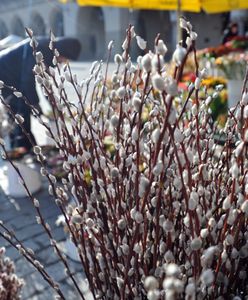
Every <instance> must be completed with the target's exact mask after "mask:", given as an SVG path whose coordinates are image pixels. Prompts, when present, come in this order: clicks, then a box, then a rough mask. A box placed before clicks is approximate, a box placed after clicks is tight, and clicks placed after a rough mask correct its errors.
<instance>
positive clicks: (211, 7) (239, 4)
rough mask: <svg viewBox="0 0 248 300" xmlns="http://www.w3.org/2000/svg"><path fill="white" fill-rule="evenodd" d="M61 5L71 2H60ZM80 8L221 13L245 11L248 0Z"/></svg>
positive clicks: (124, 2) (109, 0)
mask: <svg viewBox="0 0 248 300" xmlns="http://www.w3.org/2000/svg"><path fill="white" fill-rule="evenodd" d="M60 2H62V3H69V2H73V1H71V0H60ZM74 2H75V1H74ZM76 2H77V3H78V5H81V6H87V5H88V6H116V7H125V8H132V9H159V10H178V9H179V10H181V11H191V12H199V11H201V10H203V11H205V12H207V13H221V12H227V11H231V10H236V9H247V8H248V0H76Z"/></svg>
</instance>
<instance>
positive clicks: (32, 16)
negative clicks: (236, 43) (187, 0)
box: [0, 0, 248, 60]
mask: <svg viewBox="0 0 248 300" xmlns="http://www.w3.org/2000/svg"><path fill="white" fill-rule="evenodd" d="M232 14H233V19H236V20H238V21H239V23H240V28H241V29H242V30H243V31H245V30H247V28H245V26H246V24H248V21H247V20H248V13H247V11H243V12H234V13H232ZM184 15H185V16H186V18H187V19H188V20H190V21H191V23H192V24H193V26H194V28H195V31H196V32H198V33H199V38H198V40H197V47H198V48H199V49H201V48H205V47H209V46H215V45H218V44H219V43H220V41H221V36H222V32H223V29H224V27H225V25H226V22H227V20H228V18H229V15H228V14H212V15H207V14H205V13H204V12H202V13H198V14H196V13H184ZM240 16H242V18H240ZM231 18H232V15H231ZM240 20H241V21H240ZM129 24H132V25H134V26H135V31H136V32H137V34H138V35H140V36H142V37H143V38H144V39H146V40H147V41H148V46H149V47H153V42H154V39H155V37H156V34H157V33H160V34H161V38H162V39H164V41H165V42H166V44H167V47H168V49H170V50H171V51H172V50H173V49H174V48H175V45H176V42H177V40H176V39H177V38H176V37H177V14H176V12H172V11H157V10H128V9H120V8H112V7H89V6H84V7H82V6H81V7H80V6H78V5H77V4H76V1H73V0H71V1H70V3H68V4H61V3H59V2H58V0H1V1H0V39H1V38H4V37H6V36H7V35H9V34H15V35H19V36H22V37H25V27H30V28H31V29H32V30H33V31H34V34H35V35H48V34H49V31H50V30H52V31H53V32H54V34H55V35H56V36H63V35H66V36H75V37H77V38H79V40H80V41H81V43H82V51H81V56H80V59H82V60H94V59H99V58H105V56H106V49H107V44H108V42H109V41H110V40H114V41H115V48H114V49H115V51H116V52H118V51H120V48H121V44H122V41H123V39H124V37H125V31H126V28H127V27H128V25H129ZM203 28H204V30H203ZM132 51H133V52H135V54H138V49H137V48H135V47H134V49H132ZM170 54H171V53H170V52H169V53H168V58H169V56H170Z"/></svg>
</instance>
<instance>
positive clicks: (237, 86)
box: [227, 79, 243, 108]
mask: <svg viewBox="0 0 248 300" xmlns="http://www.w3.org/2000/svg"><path fill="white" fill-rule="evenodd" d="M242 85H243V82H242V80H237V79H229V80H228V81H227V94H228V108H231V107H234V106H236V105H237V103H238V102H239V101H240V99H241V92H242Z"/></svg>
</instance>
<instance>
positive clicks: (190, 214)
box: [0, 20, 248, 300]
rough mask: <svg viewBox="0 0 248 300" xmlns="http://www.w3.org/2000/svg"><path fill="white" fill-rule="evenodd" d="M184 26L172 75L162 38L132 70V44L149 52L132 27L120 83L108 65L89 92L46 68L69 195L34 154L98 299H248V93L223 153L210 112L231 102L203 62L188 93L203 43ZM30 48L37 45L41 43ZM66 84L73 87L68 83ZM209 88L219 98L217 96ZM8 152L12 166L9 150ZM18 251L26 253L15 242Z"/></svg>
mask: <svg viewBox="0 0 248 300" xmlns="http://www.w3.org/2000/svg"><path fill="white" fill-rule="evenodd" d="M182 26H183V28H185V29H186V30H187V32H188V34H189V39H188V40H187V45H188V48H187V49H186V50H185V51H183V52H180V53H178V48H179V47H178V48H177V49H176V54H175V55H174V56H173V57H174V59H175V56H176V62H175V65H174V66H173V70H172V71H170V70H168V69H167V68H165V65H164V64H163V63H161V62H163V55H164V54H165V52H166V49H167V48H166V46H165V45H164V42H163V41H162V40H161V39H160V37H159V36H158V37H157V39H156V40H155V47H154V51H149V52H148V51H145V52H144V53H143V55H141V56H139V57H138V58H137V61H136V63H132V61H133V60H132V59H131V56H130V48H131V43H132V42H133V41H137V42H138V46H139V47H141V49H143V50H144V49H145V50H147V49H146V43H145V41H143V40H141V39H140V38H137V36H136V34H135V31H134V27H132V26H130V27H129V28H128V29H127V34H126V38H125V41H124V43H123V45H122V50H123V51H122V53H121V54H116V55H115V58H114V61H115V65H116V69H115V71H114V72H113V74H111V76H109V75H108V72H107V71H106V70H108V64H107V68H106V70H105V71H104V70H103V64H102V62H95V63H94V64H93V65H92V68H91V69H90V71H89V72H90V74H89V78H87V79H86V80H84V81H83V83H79V82H78V81H77V80H75V79H73V75H72V73H71V70H70V66H69V65H66V66H65V67H64V68H61V66H60V65H57V64H55V66H54V68H58V69H59V72H60V76H61V77H59V78H57V79H56V78H55V77H54V72H50V71H49V70H47V69H46V68H45V67H44V64H42V62H39V61H38V62H37V66H38V68H37V69H39V76H40V78H41V79H42V78H43V79H44V82H45V81H47V80H50V81H51V82H55V83H56V84H54V86H53V87H52V88H51V86H50V85H49V86H47V85H45V84H43V86H42V88H43V89H44V90H45V92H46V94H47V95H48V99H49V100H50V102H51V104H52V106H53V109H54V111H55V112H56V116H57V118H55V122H57V125H59V126H57V131H56V132H52V131H51V130H50V128H49V126H48V125H47V124H46V123H44V122H43V120H42V119H41V118H40V116H39V115H36V117H37V119H38V120H39V121H40V123H41V124H43V126H45V127H46V128H47V130H48V132H49V135H50V136H51V137H52V138H53V140H54V142H55V146H56V147H57V148H58V151H59V153H60V154H61V156H62V157H63V158H64V161H63V168H64V170H65V171H66V175H65V177H64V178H62V180H61V184H58V183H57V181H56V178H55V177H54V176H52V175H51V174H49V172H48V170H47V169H46V165H45V162H46V158H45V156H44V155H43V153H42V149H39V148H37V147H35V148H34V150H35V154H36V156H37V160H38V161H39V162H40V164H41V175H42V176H44V177H45V178H46V179H47V180H48V183H49V189H48V190H49V193H50V195H51V196H52V197H53V200H54V201H55V203H56V205H57V206H58V208H59V210H60V211H61V214H62V215H63V217H64V222H65V224H66V228H67V233H68V234H69V237H70V239H71V241H72V242H73V243H74V245H75V248H76V250H77V253H78V257H79V261H80V263H81V266H82V276H84V275H85V276H86V280H83V278H82V282H83V281H85V282H86V283H87V286H88V289H89V290H90V292H91V295H92V297H93V299H115V300H118V299H135V300H136V299H137V300H138V299H148V300H153V299H155V300H160V299H161V300H162V299H229V298H230V299H233V298H235V297H240V298H244V297H245V296H247V295H248V285H247V269H248V260H247V258H248V200H247V193H248V188H247V186H248V176H247V174H248V172H247V166H248V160H247V147H248V93H247V91H244V92H243V95H242V99H241V100H240V102H239V105H237V107H236V109H235V111H232V112H231V113H230V114H229V115H228V116H227V121H226V123H225V126H224V127H223V128H222V129H221V130H220V133H221V134H223V135H225V137H226V139H225V141H224V144H223V146H220V145H219V144H218V143H217V142H216V140H215V134H216V132H217V131H218V130H219V128H218V126H217V125H216V123H214V122H213V119H212V112H211V110H210V109H209V105H211V102H212V101H213V100H214V99H216V98H217V96H219V95H220V94H221V93H222V91H223V83H220V84H219V83H218V84H217V85H215V84H213V83H211V80H210V79H209V78H206V72H205V70H204V69H201V68H199V65H198V64H197V61H196V60H195V61H194V63H195V68H194V69H195V74H194V77H190V79H189V83H188V84H187V85H186V89H184V90H182V89H181V88H180V85H179V82H180V80H181V78H182V76H181V75H182V74H183V69H184V65H185V62H186V60H187V56H188V55H189V53H190V52H192V51H193V52H194V53H195V39H196V37H197V35H196V34H195V33H194V31H193V30H192V26H191V24H190V23H189V22H186V21H185V20H183V21H182ZM135 37H136V38H135ZM30 38H31V39H32V41H33V43H32V44H33V45H35V42H34V41H35V38H34V37H33V36H32V35H30ZM111 45H112V43H111ZM111 49H112V48H111V47H109V57H110V55H111ZM180 51H181V50H180ZM34 52H35V46H34ZM178 54H180V55H179V56H178ZM55 55H56V51H55ZM161 56H162V57H161ZM68 69H69V72H68ZM64 72H67V74H71V75H70V76H69V77H66V79H65V76H64ZM108 77H110V78H111V81H108V80H107V79H108ZM65 80H68V81H69V82H71V83H72V85H73V87H74V89H75V91H77V97H78V98H77V102H76V103H74V104H72V103H71V101H69V99H67V98H66V95H67V94H66V93H65V92H64V89H65V87H64V85H63V84H64V81H65ZM205 80H206V81H205ZM204 81H205V82H204ZM247 81H248V77H246V78H245V82H247ZM215 83H216V82H215ZM41 84H42V80H41ZM211 84H213V85H214V92H213V93H211V92H209V91H208V89H209V88H210V89H211V88H212V87H211ZM56 88H57V93H56V95H57V96H56V98H55V97H54V95H53V93H55V90H56ZM1 101H2V102H3V103H4V99H1ZM86 107H87V108H86ZM33 113H34V114H35V111H33ZM65 116H68V119H70V120H71V122H70V124H68V123H67V122H65V121H64V120H65ZM20 126H22V124H20ZM107 137H108V138H107ZM1 145H2V148H3V152H4V154H5V156H6V151H5V146H4V142H3V141H1ZM12 164H13V166H14V163H13V162H12ZM16 170H17V172H18V169H17V168H16ZM20 178H21V180H22V181H23V182H24V187H25V188H26V191H27V193H28V195H29V198H30V201H31V203H32V204H33V206H34V208H35V210H36V215H37V217H36V218H37V222H38V223H39V224H41V226H43V228H44V230H45V232H46V233H47V234H48V236H49V238H50V241H51V247H52V248H53V250H54V251H55V253H56V254H57V255H58V257H59V258H60V260H61V263H63V264H64V267H65V272H66V274H68V280H71V282H72V284H73V286H74V287H75V293H77V295H78V298H79V299H85V289H82V288H81V285H80V284H78V281H77V280H76V279H75V276H74V273H73V272H72V271H71V268H70V263H69V262H68V261H67V260H66V258H65V257H64V255H63V253H61V249H60V247H59V246H58V243H57V242H56V241H55V240H54V238H53V233H52V230H51V228H50V226H48V224H47V223H46V221H45V219H44V218H43V216H42V211H41V210H40V208H39V205H38V203H39V202H37V201H38V200H37V199H35V198H34V197H33V195H31V194H30V193H29V191H28V189H27V187H26V186H25V178H23V177H22V176H21V174H20ZM69 199H71V200H72V204H71V203H69ZM0 229H1V230H0V235H1V236H4V234H3V233H2V230H3V228H2V227H1V226H0ZM4 229H5V228H4ZM5 230H6V229H5ZM7 240H8V239H7ZM13 246H15V247H17V245H16V244H15V243H14V242H13ZM18 247H19V249H20V250H21V253H23V254H24V255H26V256H25V257H26V258H27V259H28V260H29V261H30V262H31V263H32V264H33V265H35V266H36V268H37V269H38V271H39V272H40V273H41V274H42V275H43V278H44V279H45V280H47V282H48V283H49V285H50V286H51V287H52V288H53V289H54V292H55V293H56V294H57V296H59V297H60V298H62V299H65V297H64V295H63V290H62V289H61V288H60V286H59V285H58V284H57V283H56V282H54V280H53V279H52V278H51V277H50V276H49V273H47V272H46V268H45V267H44V266H40V265H39V261H37V260H35V262H34V259H35V258H34V256H33V254H32V255H31V254H30V252H28V251H27V250H26V249H25V245H23V244H22V245H21V246H20V245H19V246H18Z"/></svg>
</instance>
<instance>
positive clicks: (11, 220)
mask: <svg viewBox="0 0 248 300" xmlns="http://www.w3.org/2000/svg"><path fill="white" fill-rule="evenodd" d="M90 65H91V64H90V63H74V64H72V71H73V72H75V73H76V74H77V76H78V78H79V80H82V79H83V78H85V77H86V76H87V75H88V70H89V68H90ZM111 67H112V69H113V65H112V66H111ZM43 104H44V105H46V104H45V102H44V101H41V106H43ZM33 126H38V125H37V124H34V125H33ZM37 128H38V127H37ZM40 130H41V129H40V127H39V128H38V129H37V130H36V129H34V128H33V132H34V134H36V138H37V136H38V139H37V140H38V141H39V142H41V143H40V144H45V141H44V140H43V141H42V138H43V139H44V133H43V136H42V132H41V131H40ZM2 164H3V162H2V161H0V167H1V165H2ZM35 197H36V198H37V199H38V200H39V202H40V208H41V212H42V215H43V217H44V219H45V220H46V221H47V222H48V223H49V225H50V227H51V229H52V233H53V234H54V238H55V239H56V240H57V241H60V242H63V241H65V238H66V237H65V234H64V231H63V228H61V227H58V226H57V225H55V221H56V219H57V217H58V216H59V215H60V212H59V209H58V207H57V206H56V205H55V203H54V202H53V201H52V198H51V196H49V194H48V191H47V183H46V182H45V181H44V182H43V185H42V189H41V190H40V191H39V192H38V193H37V194H36V195H35ZM35 215H36V214H35V211H34V208H33V206H32V204H31V202H30V200H29V199H28V198H26V197H25V198H18V199H12V198H9V197H7V196H6V195H5V194H4V193H3V191H2V190H1V188H0V220H2V221H3V222H4V224H5V225H6V226H7V227H8V228H11V229H13V230H14V231H15V233H16V235H17V237H18V238H19V239H20V240H21V241H22V242H23V243H24V245H25V246H27V247H30V248H31V249H33V251H34V252H35V255H36V256H37V259H38V260H39V261H40V262H41V263H42V264H43V265H44V266H45V268H46V270H47V272H48V273H49V274H50V275H51V276H52V277H53V278H54V280H55V281H57V282H58V283H59V284H60V285H61V289H62V291H63V292H64V295H65V297H66V300H76V299H77V300H78V299H79V296H78V294H77V292H76V290H75V288H74V287H73V286H72V282H71V281H70V280H69V279H68V278H67V276H66V274H65V272H64V267H63V265H62V264H61V262H60V261H59V259H58V257H57V255H56V254H55V253H54V251H53V249H52V248H51V246H50V242H49V239H48V237H47V235H46V233H45V232H44V230H43V228H42V226H41V225H39V224H37V222H36V218H35ZM0 246H5V247H6V255H7V256H9V257H10V258H11V259H12V260H13V261H14V262H15V265H16V273H17V275H18V276H19V277H22V278H23V279H24V280H25V282H26V283H25V286H24V288H23V291H22V299H23V300H51V299H53V295H54V291H53V290H52V288H50V287H49V286H48V284H47V283H46V281H44V279H43V278H42V276H41V275H40V274H39V273H38V272H37V271H36V270H35V269H34V267H32V265H30V264H29V263H28V262H27V261H26V260H25V258H23V257H21V255H20V254H19V252H18V251H17V250H15V249H14V248H12V247H10V246H9V244H8V243H7V242H6V241H5V240H4V239H2V238H0ZM68 262H69V264H70V267H71V270H72V271H73V272H74V273H75V276H76V278H77V279H78V280H79V281H80V280H82V279H83V276H84V273H83V270H82V267H81V265H80V264H79V263H77V262H75V261H73V260H71V259H69V258H68ZM86 298H87V299H91V297H90V296H89V295H88V296H87V295H86Z"/></svg>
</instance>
